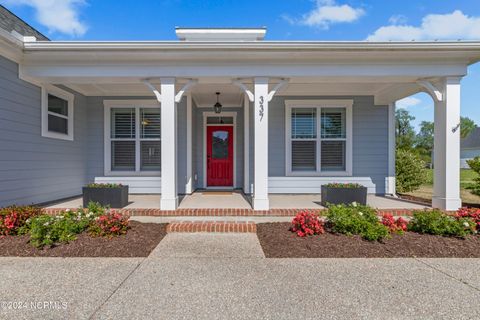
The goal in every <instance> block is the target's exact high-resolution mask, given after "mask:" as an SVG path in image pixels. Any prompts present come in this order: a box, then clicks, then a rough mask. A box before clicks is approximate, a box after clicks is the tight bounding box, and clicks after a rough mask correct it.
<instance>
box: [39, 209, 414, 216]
mask: <svg viewBox="0 0 480 320" xmlns="http://www.w3.org/2000/svg"><path fill="white" fill-rule="evenodd" d="M65 209H66V208H45V209H44V212H45V213H47V214H57V213H60V212H61V211H64V210H65ZM70 209H71V210H76V209H77V208H70ZM303 210H308V211H310V212H315V213H321V212H322V211H324V210H325V209H301V208H299V209H270V210H262V211H255V210H253V209H177V210H160V209H148V208H138V209H134V208H131V209H130V208H129V209H115V211H117V212H119V213H123V214H127V215H130V216H151V217H205V216H210V217H227V216H228V217H268V216H272V217H293V216H295V215H296V214H297V213H298V212H300V211H303ZM377 213H378V215H379V216H381V215H383V214H384V213H391V214H393V215H394V216H411V215H412V209H378V210H377Z"/></svg>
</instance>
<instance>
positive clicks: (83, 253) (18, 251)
mask: <svg viewBox="0 0 480 320" xmlns="http://www.w3.org/2000/svg"><path fill="white" fill-rule="evenodd" d="M130 226H131V228H130V229H129V230H128V232H127V234H125V235H122V236H118V237H113V238H104V237H91V236H89V235H88V234H87V233H82V234H79V235H78V237H77V240H75V241H72V242H70V243H68V244H59V245H57V246H54V247H45V248H43V249H37V248H35V247H34V246H32V245H31V244H30V243H29V236H28V235H23V236H7V237H3V238H0V256H15V257H146V256H148V255H149V254H150V252H152V250H153V249H154V248H155V247H156V246H157V245H158V243H159V242H160V241H161V240H162V239H163V237H165V235H166V234H167V232H166V229H167V224H158V223H140V222H137V221H130Z"/></svg>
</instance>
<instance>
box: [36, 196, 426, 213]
mask: <svg viewBox="0 0 480 320" xmlns="http://www.w3.org/2000/svg"><path fill="white" fill-rule="evenodd" d="M269 198H270V208H271V209H322V208H323V207H322V206H321V205H320V200H321V196H320V195H318V194H270V195H269ZM367 203H368V204H369V205H370V206H372V207H374V208H376V209H423V208H425V206H423V205H418V204H414V203H410V202H406V201H403V200H399V199H393V198H389V197H382V196H376V195H369V196H368V199H367ZM80 206H82V197H78V198H73V199H68V200H64V201H58V202H54V203H51V204H49V205H47V206H45V207H46V208H78V207H80ZM125 208H126V209H160V195H158V194H156V195H138V194H130V195H129V205H128V206H127V207H125ZM179 208H180V209H222V208H225V209H227V208H228V209H230V208H232V209H251V205H250V199H249V197H248V196H246V195H244V194H242V193H240V192H195V193H193V194H191V195H185V196H181V197H180V205H179Z"/></svg>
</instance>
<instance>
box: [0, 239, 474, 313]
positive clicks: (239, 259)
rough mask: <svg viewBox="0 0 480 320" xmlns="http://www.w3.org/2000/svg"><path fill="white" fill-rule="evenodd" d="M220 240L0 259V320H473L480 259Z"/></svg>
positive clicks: (165, 241)
mask: <svg viewBox="0 0 480 320" xmlns="http://www.w3.org/2000/svg"><path fill="white" fill-rule="evenodd" d="M218 236H219V235H215V238H213V237H212V236H211V235H205V234H196V235H192V234H187V235H186V236H184V237H182V236H181V235H178V234H170V235H168V236H167V237H166V238H165V239H164V240H163V242H161V244H160V245H159V247H158V248H157V249H155V251H154V252H153V253H152V254H151V256H150V257H149V258H146V259H143V258H142V259H136V258H67V259H62V258H0V274H1V275H2V280H1V281H0V301H1V302H2V305H1V306H0V319H291V318H303V319H318V318H322V319H478V318H480V306H479V305H478V303H476V301H479V299H480V273H479V272H478V270H479V268H480V259H265V258H263V254H262V253H261V252H260V251H259V247H258V240H256V239H254V238H252V237H250V236H251V235H240V237H235V236H233V235H225V236H224V235H220V236H221V237H218ZM10 301H12V302H22V306H21V308H19V307H18V305H17V309H13V308H12V309H8V302H10ZM55 302H56V303H57V305H58V306H59V307H58V308H56V307H55ZM6 303H7V304H6ZM32 303H33V305H34V306H36V307H33V306H32ZM44 303H45V304H44ZM62 303H63V305H62ZM63 306H65V308H63Z"/></svg>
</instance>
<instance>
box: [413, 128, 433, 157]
mask: <svg viewBox="0 0 480 320" xmlns="http://www.w3.org/2000/svg"><path fill="white" fill-rule="evenodd" d="M433 130H434V127H433V122H430V121H422V123H420V132H419V133H418V134H417V138H416V142H415V147H416V148H419V149H423V150H425V152H427V153H431V152H432V150H433Z"/></svg>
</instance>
